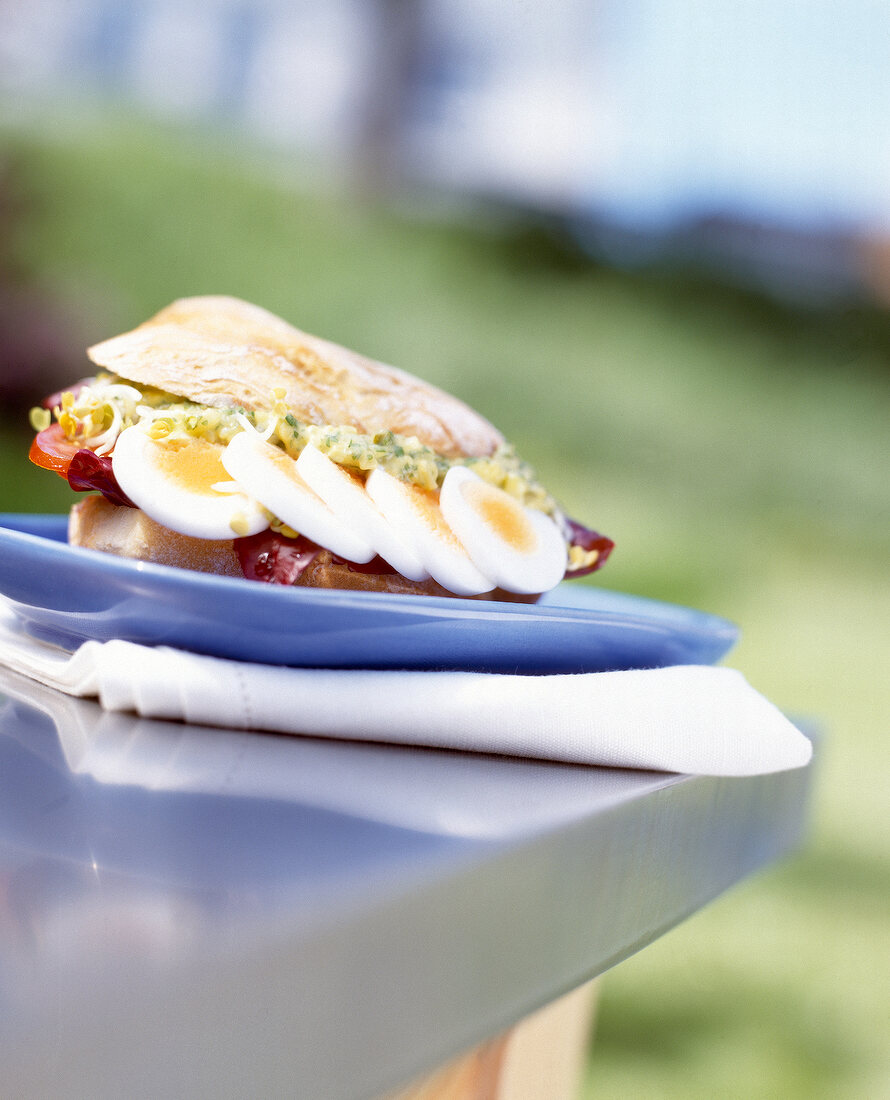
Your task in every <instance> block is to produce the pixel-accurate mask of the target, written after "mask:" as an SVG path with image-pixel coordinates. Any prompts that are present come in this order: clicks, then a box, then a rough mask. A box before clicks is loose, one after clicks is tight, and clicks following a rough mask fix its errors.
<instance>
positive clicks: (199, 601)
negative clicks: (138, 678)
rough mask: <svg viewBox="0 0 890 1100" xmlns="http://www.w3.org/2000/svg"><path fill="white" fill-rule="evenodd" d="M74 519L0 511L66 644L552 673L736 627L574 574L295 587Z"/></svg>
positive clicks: (19, 598)
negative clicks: (530, 600) (501, 599)
mask: <svg viewBox="0 0 890 1100" xmlns="http://www.w3.org/2000/svg"><path fill="white" fill-rule="evenodd" d="M66 528H67V517H65V516H40V515H0V592H2V593H3V594H4V595H5V596H7V597H8V598H9V599H10V600H12V601H13V607H14V610H15V612H16V614H17V615H18V617H19V619H20V620H21V621H22V623H23V625H24V627H25V629H26V630H27V631H28V633H30V634H32V635H34V636H36V637H39V638H43V639H44V640H46V641H50V642H54V643H55V644H57V645H61V646H64V647H65V648H67V649H74V648H76V647H77V646H78V645H80V644H81V643H82V642H84V641H86V640H88V639H91V638H92V639H97V640H99V641H108V640H109V639H111V638H124V639H126V640H128V641H132V642H141V643H143V644H145V645H169V646H176V647H178V648H180V649H187V650H192V651H193V652H196V653H208V654H212V655H213V656H216V657H231V658H234V659H236V660H243V661H256V662H262V663H264V664H276V665H295V666H313V665H314V666H319V667H328V668H412V669H438V668H442V669H445V668H447V669H466V670H474V671H481V672H522V673H547V672H598V671H605V670H609V669H624V668H654V667H658V666H663V665H675V664H712V663H713V662H715V661H717V660H719V659H720V658H721V657H722V656H723V655H724V654H725V653H727V652H728V651H729V649H731V648H732V646H733V644H734V643H735V641H736V638H737V636H738V631H737V628H736V627H735V626H734V625H733V624H732V623H729V622H727V621H726V620H725V619H720V618H717V617H715V616H713V615H708V614H705V613H704V612H701V611H693V610H690V609H688V608H684V607H676V606H674V605H671V604H665V603H658V602H656V601H654V600H647V599H643V598H642V597H639V596H629V595H625V594H623V593H619V592H609V591H606V590H603V589H598V588H594V587H587V586H584V585H581V584H579V583H578V582H577V581H575V582H569V583H565V584H561V585H560V586H559V587H558V588H556V589H554V591H553V592H550V593H548V594H547V595H546V596H545V597H544V598H543V599H542V600H541V601H540V602H539V603H537V604H512V603H496V602H494V601H490V600H461V599H442V598H439V597H435V596H390V595H387V594H385V593H379V592H345V591H335V590H332V589H311V588H289V587H282V586H279V585H271V584H260V583H257V582H255V581H247V580H236V579H232V578H229V577H214V576H210V575H207V574H204V573H192V572H189V571H187V570H185V569H174V568H170V567H169V566H163V565H152V564H149V563H147V562H139V561H133V560H131V559H128V558H118V557H114V556H113V555H111V554H103V553H99V552H98V551H95V550H84V549H82V548H80V547H73V546H68V544H67V542H66V541H65V532H66Z"/></svg>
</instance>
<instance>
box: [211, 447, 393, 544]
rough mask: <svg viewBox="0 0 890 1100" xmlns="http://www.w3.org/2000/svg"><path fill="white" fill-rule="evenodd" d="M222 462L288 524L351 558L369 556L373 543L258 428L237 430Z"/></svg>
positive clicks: (246, 490)
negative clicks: (315, 488) (326, 502)
mask: <svg viewBox="0 0 890 1100" xmlns="http://www.w3.org/2000/svg"><path fill="white" fill-rule="evenodd" d="M222 462H223V465H224V466H225V468H226V470H227V471H228V472H229V474H230V475H231V476H232V477H233V478H235V480H236V481H237V482H238V484H239V485H240V486H241V487H242V488H243V489H244V491H245V492H246V493H249V494H250V496H252V497H254V498H255V499H256V500H258V501H259V502H260V503H261V504H263V505H265V507H266V508H268V509H269V511H270V512H274V513H275V515H276V516H278V518H279V519H281V520H283V521H284V522H285V523H286V524H287V525H288V526H289V527H293V529H294V530H295V531H299V532H300V534H301V535H305V536H306V538H308V539H311V540H312V541H313V542H317V543H318V545H319V546H324V547H325V548H326V549H327V550H330V551H331V553H333V554H336V555H337V557H340V558H345V559H346V560H347V561H354V562H367V561H370V560H371V558H373V557H374V554H375V553H376V551H375V550H374V547H373V546H372V545H371V544H370V542H368V541H367V539H364V538H362V537H361V536H360V535H359V534H357V533H356V532H355V531H354V530H353V529H352V526H351V524H350V522H349V520H348V519H347V518H343V515H342V514H338V513H336V512H334V511H332V510H331V509H330V508H329V507H328V505H327V504H325V502H324V501H323V500H322V499H321V497H320V496H319V495H318V494H317V493H316V492H314V491H313V490H312V489H311V488H310V487H309V486H308V485H307V484H306V482H305V481H304V479H303V478H302V477H301V475H300V472H299V470H298V469H297V463H296V461H295V460H294V459H293V458H291V457H290V455H288V454H286V453H285V452H284V451H282V450H281V449H280V448H279V447H276V446H275V444H274V443H267V442H266V441H265V440H264V439H263V438H262V436H260V435H258V434H257V433H256V432H254V431H252V430H250V431H247V430H245V431H243V432H238V434H237V435H235V436H233V437H232V439H231V442H230V443H229V445H228V447H226V449H225V451H224V452H223V456H222Z"/></svg>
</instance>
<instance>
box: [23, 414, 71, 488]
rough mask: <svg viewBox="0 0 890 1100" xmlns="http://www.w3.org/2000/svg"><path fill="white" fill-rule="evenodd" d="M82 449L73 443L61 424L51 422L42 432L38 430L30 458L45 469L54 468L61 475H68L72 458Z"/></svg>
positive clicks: (29, 454) (65, 476)
mask: <svg viewBox="0 0 890 1100" xmlns="http://www.w3.org/2000/svg"><path fill="white" fill-rule="evenodd" d="M79 450H81V446H80V445H79V444H77V443H72V442H71V440H70V439H68V437H67V436H66V435H65V433H64V431H63V430H62V425H61V424H50V426H49V427H48V428H44V429H43V431H42V432H38V433H37V435H36V437H35V439H34V442H33V443H32V444H31V450H30V451H29V453H28V458H30V459H31V461H32V462H33V463H34V464H35V465H36V466H42V467H43V469H44V470H53V471H54V472H55V473H57V474H58V475H59V477H64V478H67V477H68V467H69V466H70V465H71V459H72V458H74V456H75V455H76V454H77V452H78V451H79Z"/></svg>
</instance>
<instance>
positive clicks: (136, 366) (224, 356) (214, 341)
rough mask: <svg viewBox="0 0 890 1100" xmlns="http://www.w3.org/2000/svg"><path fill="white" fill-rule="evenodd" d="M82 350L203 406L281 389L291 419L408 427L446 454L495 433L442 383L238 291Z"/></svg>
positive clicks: (181, 306)
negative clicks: (291, 320)
mask: <svg viewBox="0 0 890 1100" xmlns="http://www.w3.org/2000/svg"><path fill="white" fill-rule="evenodd" d="M87 354H88V355H89V357H90V359H91V360H92V361H93V362H94V363H95V364H96V365H97V366H99V367H103V368H104V369H106V370H108V371H111V372H113V373H114V374H117V375H119V376H120V377H121V378H124V379H127V380H129V381H132V382H136V383H139V384H142V385H144V386H153V387H155V388H157V389H161V390H165V391H167V392H168V393H172V394H175V395H177V396H182V397H186V398H188V399H189V400H191V401H195V402H198V403H199V404H203V405H210V406H216V407H222V406H230V405H236V406H238V405H240V406H243V407H244V408H246V409H262V408H268V407H270V405H271V403H272V393H273V391H274V390H283V391H284V402H285V404H286V405H287V407H288V409H289V410H290V411H291V412H292V413H293V414H294V416H296V417H297V419H298V420H304V421H307V422H309V423H312V424H342V425H350V426H352V427H354V428H355V429H356V430H357V431H359V432H362V433H366V434H369V435H373V434H374V433H376V432H382V431H392V432H395V433H397V434H399V435H406V436H417V438H418V439H419V440H420V442H421V443H423V444H425V445H426V446H427V447H431V448H432V449H433V450H434V451H437V452H438V453H439V454H441V455H444V456H446V457H448V458H459V457H469V456H480V457H481V456H487V455H490V454H492V453H493V452H494V450H495V449H496V448H497V447H498V446H499V445H500V444H501V443H503V441H504V440H503V436H502V435H501V434H500V433H499V432H498V431H497V429H496V428H494V427H493V426H492V425H491V424H490V423H489V422H488V421H487V420H486V419H485V418H484V417H482V416H480V415H479V414H478V413H476V412H474V411H473V410H472V409H471V408H470V407H469V406H468V405H465V404H464V403H463V402H462V401H459V400H458V399H457V398H455V397H452V396H451V395H450V394H447V393H445V392H444V391H443V390H440V389H438V388H436V387H435V386H431V385H429V384H428V383H426V382H423V381H421V380H420V379H418V378H415V377H414V376H412V375H410V374H407V373H406V372H404V371H401V370H398V369H397V368H396V367H390V366H387V365H385V364H384V363H379V362H377V361H375V360H373V359H369V358H367V357H365V356H363V355H359V354H358V353H356V352H353V351H350V350H349V349H348V348H344V347H340V346H339V345H338V344H334V343H331V342H330V341H328V340H323V339H321V338H319V337H316V336H311V335H309V334H308V333H305V332H301V331H300V330H299V329H297V328H294V327H293V326H292V325H290V324H288V323H287V322H286V321H283V320H282V319H281V318H280V317H276V316H275V315H274V314H272V313H269V312H268V311H267V310H265V309H262V308H260V307H259V306H254V305H251V304H250V303H248V302H244V301H241V300H240V299H238V298H229V297H223V296H208V297H199V298H182V299H179V300H178V301H176V302H173V304H172V305H170V306H167V308H166V309H163V310H161V312H160V313H158V314H156V315H155V316H154V317H152V318H151V319H150V320H148V321H146V322H144V323H143V324H141V325H139V326H138V328H135V329H133V330H132V331H131V332H127V333H124V334H122V335H121V336H115V337H112V338H111V339H110V340H105V341H103V342H102V343H100V344H96V345H94V346H93V347H91V348H89V349H88V352H87Z"/></svg>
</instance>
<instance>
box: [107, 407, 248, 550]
mask: <svg viewBox="0 0 890 1100" xmlns="http://www.w3.org/2000/svg"><path fill="white" fill-rule="evenodd" d="M222 453H223V448H222V447H220V446H219V445H218V444H215V443H209V442H208V441H207V440H206V439H196V438H192V437H191V436H186V437H183V438H180V437H176V438H168V439H161V440H156V439H152V438H151V437H150V436H149V435H147V434H146V433H145V432H144V431H143V430H142V429H141V428H140V427H139V426H138V425H134V426H133V427H131V428H126V429H124V431H122V432H121V433H120V435H119V436H118V437H117V440H116V442H115V445H114V454H113V455H112V463H113V466H114V476H115V477H116V479H117V482H118V484H119V485H120V487H121V489H123V491H124V492H125V493H126V494H127V496H128V497H129V498H130V500H132V501H133V503H134V504H135V505H136V506H137V507H138V508H141V509H142V511H143V512H145V514H146V515H148V516H150V517H151V518H152V519H153V520H155V521H156V522H157V523H160V524H162V525H163V526H164V527H169V528H170V530H171V531H178V532H179V534H181V535H191V536H192V537H193V538H199V539H231V538H234V537H236V536H240V535H255V534H256V533H257V532H258V531H262V530H264V529H265V528H266V527H268V526H269V517H268V516H267V515H266V513H265V512H264V511H263V510H262V508H260V507H259V505H258V504H257V503H256V502H255V501H253V500H250V499H249V498H248V497H247V496H245V495H244V493H241V492H232V491H227V490H226V489H223V488H222V485H221V483H224V482H227V481H228V480H229V478H228V476H227V474H226V471H225V469H224V468H223V465H222V462H221V461H220V458H221V455H222Z"/></svg>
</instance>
